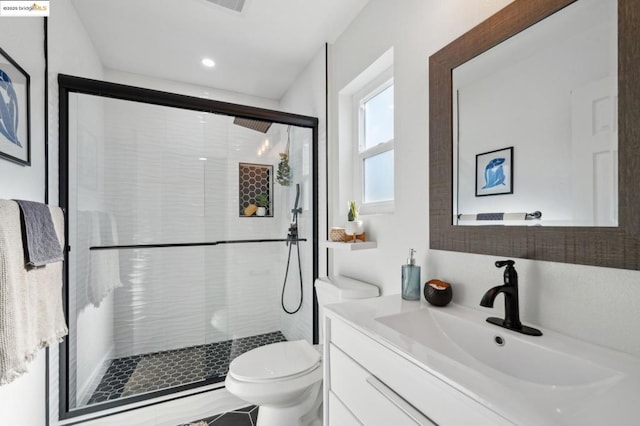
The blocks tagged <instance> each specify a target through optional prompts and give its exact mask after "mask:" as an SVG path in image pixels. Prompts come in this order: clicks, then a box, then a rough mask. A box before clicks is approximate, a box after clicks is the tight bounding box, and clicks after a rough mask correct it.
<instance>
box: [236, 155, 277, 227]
mask: <svg viewBox="0 0 640 426" xmlns="http://www.w3.org/2000/svg"><path fill="white" fill-rule="evenodd" d="M238 177H239V186H238V187H239V194H238V200H239V204H240V205H239V206H238V207H239V210H238V214H239V215H240V216H241V217H247V216H266V217H273V166H271V165H268V164H251V163H240V164H239V172H238ZM261 196H263V197H265V198H266V201H267V202H266V203H264V201H263V202H262V203H261V200H260V198H261ZM261 204H266V206H264V207H265V214H264V215H262V214H260V211H259V210H258V211H256V210H255V209H254V208H247V207H249V206H250V205H254V206H256V207H260V206H261Z"/></svg>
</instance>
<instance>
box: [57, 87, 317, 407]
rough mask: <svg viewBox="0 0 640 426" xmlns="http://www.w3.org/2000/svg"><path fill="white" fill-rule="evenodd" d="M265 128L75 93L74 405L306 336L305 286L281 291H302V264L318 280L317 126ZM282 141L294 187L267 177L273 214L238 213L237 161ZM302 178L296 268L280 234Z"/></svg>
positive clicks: (201, 375) (192, 375) (270, 156)
mask: <svg viewBox="0 0 640 426" xmlns="http://www.w3.org/2000/svg"><path fill="white" fill-rule="evenodd" d="M268 127H269V128H268V130H267V132H266V133H262V132H259V131H256V130H253V129H250V128H246V127H242V126H238V125H236V124H234V117H229V116H223V115H217V114H212V113H205V112H199V111H193V110H185V109H178V108H170V107H163V106H158V105H152V104H145V103H139V102H132V101H125V100H119V99H111V98H102V97H98V96H92V95H83V94H76V93H73V94H71V95H70V98H69V163H70V164H69V184H68V186H69V212H68V217H69V243H70V246H71V251H70V253H69V262H68V267H69V306H68V312H69V325H70V334H69V338H68V342H69V350H68V354H67V361H68V365H69V367H68V392H69V395H68V401H69V405H70V409H71V410H73V409H78V408H83V407H86V406H90V405H94V404H101V403H105V402H112V401H116V400H119V399H122V398H128V397H132V396H139V395H142V394H150V393H152V392H154V391H158V390H164V389H168V388H173V387H176V386H183V385H189V384H193V383H212V382H219V381H222V380H224V377H225V375H226V373H227V370H228V365H229V362H230V361H231V360H232V359H233V358H234V357H236V356H238V355H239V354H241V353H243V352H245V351H247V350H250V349H252V348H254V347H257V346H261V345H264V344H268V343H273V342H277V341H281V340H285V339H301V338H307V339H308V340H310V341H311V334H312V303H313V300H312V296H311V294H310V292H309V293H308V294H306V295H305V298H304V300H303V303H302V307H301V310H300V312H298V313H297V314H296V315H286V314H284V313H283V310H282V309H281V303H282V302H284V304H285V306H294V307H295V305H296V304H297V303H298V302H299V300H300V296H301V295H300V280H299V276H300V275H302V276H303V282H304V283H305V285H306V288H307V289H310V288H312V287H311V285H312V279H313V276H312V274H313V263H312V262H313V255H312V253H313V252H312V250H313V247H312V240H313V205H312V200H313V197H312V191H313V181H312V176H311V175H312V173H311V168H312V161H313V158H312V154H311V153H312V151H313V149H312V146H313V141H312V131H311V129H305V128H296V127H287V126H284V125H280V124H272V125H271V126H268ZM287 140H289V145H290V148H289V153H290V166H291V185H290V186H281V185H279V184H275V183H272V187H273V191H272V193H271V194H270V200H269V202H270V203H271V205H270V207H271V209H272V212H273V216H270V217H256V216H255V215H251V216H242V215H239V214H238V212H239V209H238V206H239V202H240V199H239V186H240V185H239V165H240V163H251V164H257V165H264V166H269V167H273V169H274V170H277V167H278V163H279V161H280V160H281V156H280V153H282V152H285V151H286V150H287V145H288V144H287ZM272 175H273V174H272ZM296 184H299V185H300V188H301V197H300V204H299V206H300V207H301V208H302V212H301V213H300V214H299V216H298V229H299V237H300V238H301V239H303V240H306V241H300V242H297V246H296V249H297V248H298V247H299V249H300V259H301V260H300V264H301V265H302V272H301V273H300V272H299V270H298V262H297V255H296V254H295V253H296V252H295V250H292V251H291V252H293V253H294V254H290V251H289V246H288V245H287V244H286V243H285V239H286V237H287V232H288V229H289V227H290V225H291V223H290V222H291V218H292V216H291V209H292V208H293V203H294V200H295V198H296ZM254 201H255V200H252V202H254ZM274 240H276V241H274ZM289 256H291V257H290V264H291V266H290V270H289V278H288V282H287V287H286V289H285V294H284V295H283V294H282V291H283V283H284V276H285V273H286V270H285V267H286V265H287V263H288V259H289ZM307 291H309V290H307Z"/></svg>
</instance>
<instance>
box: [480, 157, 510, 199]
mask: <svg viewBox="0 0 640 426" xmlns="http://www.w3.org/2000/svg"><path fill="white" fill-rule="evenodd" d="M502 194H513V147H512V146H510V147H508V148H502V149H496V150H495V151H489V152H483V153H482V154H478V155H476V197H483V196H486V195H502Z"/></svg>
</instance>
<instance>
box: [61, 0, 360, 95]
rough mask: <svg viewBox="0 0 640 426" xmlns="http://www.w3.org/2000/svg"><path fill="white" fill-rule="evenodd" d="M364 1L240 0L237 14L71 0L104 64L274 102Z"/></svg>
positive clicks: (186, 0) (147, 2)
mask: <svg viewBox="0 0 640 426" xmlns="http://www.w3.org/2000/svg"><path fill="white" fill-rule="evenodd" d="M214 1H216V0H214ZM218 1H221V2H224V1H222V0H218ZM236 1H237V0H226V2H227V3H229V2H231V3H234V2H236ZM368 1H369V0H246V1H245V5H244V8H243V10H242V12H235V11H231V10H229V9H226V8H223V7H221V6H219V5H217V4H214V3H212V2H210V1H208V0H72V3H73V5H74V7H75V8H76V10H77V12H78V15H79V16H80V19H81V20H82V21H83V23H84V25H85V28H86V30H87V32H88V33H89V36H90V37H91V40H92V42H93V44H94V46H95V47H96V49H97V53H98V55H99V56H100V59H101V60H102V63H103V65H104V66H105V67H106V68H110V69H114V70H120V71H126V72H131V73H136V74H142V75H149V76H153V77H159V78H164V79H169V80H175V81H181V82H186V83H193V84H197V85H202V86H207V87H212V88H217V89H223V90H230V91H234V92H238V93H244V94H248V95H253V96H259V97H264V98H269V99H275V100H279V99H280V98H281V97H282V96H283V94H284V93H285V92H286V90H287V88H289V87H290V86H291V84H292V83H293V82H294V81H295V79H296V77H297V76H298V75H299V74H300V72H301V71H302V70H303V69H304V68H305V66H306V65H307V64H308V63H309V62H310V61H311V59H312V58H313V57H314V56H315V55H316V54H317V53H318V52H319V51H320V49H321V48H322V47H323V46H324V43H325V42H329V43H331V42H333V41H334V40H335V39H336V38H337V37H338V36H339V35H340V33H341V32H342V31H343V30H344V29H345V28H346V27H347V26H348V24H349V23H350V22H351V21H352V20H353V18H355V16H356V15H357V14H358V13H359V12H360V10H361V9H362V8H363V7H364V6H365V5H366V4H367V3H368ZM204 57H209V58H211V59H213V60H214V61H215V63H216V65H215V67H214V68H211V69H207V68H205V67H203V66H202V64H201V60H202V58H204Z"/></svg>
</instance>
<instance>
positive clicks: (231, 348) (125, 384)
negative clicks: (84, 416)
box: [88, 331, 286, 426]
mask: <svg viewBox="0 0 640 426" xmlns="http://www.w3.org/2000/svg"><path fill="white" fill-rule="evenodd" d="M284 340H286V338H285V337H284V335H283V334H282V333H281V332H280V331H275V332H272V333H266V334H260V335H258V336H251V337H245V338H242V339H236V340H226V341H223V342H216V343H209V344H206V345H199V346H191V347H188V348H181V349H174V350H170V351H162V352H154V353H149V354H144V355H134V356H129V357H125V358H117V359H114V360H112V362H111V365H110V366H109V368H108V370H107V372H106V373H105V375H104V376H103V377H102V379H101V381H100V383H99V384H98V386H97V388H96V390H95V391H94V393H93V395H92V396H91V398H90V399H89V402H88V403H89V404H95V403H99V402H103V401H110V400H113V399H118V398H124V397H127V396H132V395H138V394H141V393H146V392H151V391H155V390H159V389H166V388H170V387H174V386H179V385H184V384H187V383H193V382H199V381H202V380H207V379H212V378H224V377H225V376H226V375H227V371H228V370H229V363H230V362H231V360H233V359H234V358H235V357H237V356H238V355H240V354H242V353H244V352H247V351H249V350H251V349H254V348H257V347H259V346H263V345H267V344H269V343H275V342H282V341H284ZM231 414H234V415H235V414H237V413H231ZM215 424H216V426H218V425H225V424H234V423H224V422H222V423H215ZM249 424H250V423H247V425H249Z"/></svg>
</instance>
